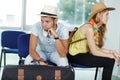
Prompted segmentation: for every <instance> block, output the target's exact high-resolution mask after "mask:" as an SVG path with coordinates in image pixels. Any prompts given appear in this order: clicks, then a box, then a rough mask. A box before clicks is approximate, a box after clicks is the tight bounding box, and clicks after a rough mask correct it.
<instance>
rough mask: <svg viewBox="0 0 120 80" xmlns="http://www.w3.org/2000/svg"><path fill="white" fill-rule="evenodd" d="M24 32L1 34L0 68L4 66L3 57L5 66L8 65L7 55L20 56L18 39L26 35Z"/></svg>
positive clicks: (10, 31)
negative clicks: (21, 35)
mask: <svg viewBox="0 0 120 80" xmlns="http://www.w3.org/2000/svg"><path fill="white" fill-rule="evenodd" d="M24 33H25V32H23V31H12V30H7V31H3V32H2V34H1V46H2V50H1V58H0V68H1V65H2V57H3V56H4V66H5V65H6V54H8V53H10V54H18V47H17V38H18V36H19V35H20V34H24Z"/></svg>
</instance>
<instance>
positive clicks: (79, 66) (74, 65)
mask: <svg viewBox="0 0 120 80" xmlns="http://www.w3.org/2000/svg"><path fill="white" fill-rule="evenodd" d="M70 64H71V66H73V67H78V68H93V67H90V66H83V65H79V64H76V63H70ZM95 68H96V71H95V77H94V80H97V74H98V68H99V67H95Z"/></svg>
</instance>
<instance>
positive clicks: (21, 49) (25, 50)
mask: <svg viewBox="0 0 120 80" xmlns="http://www.w3.org/2000/svg"><path fill="white" fill-rule="evenodd" d="M29 40H30V34H21V35H19V37H18V56H19V58H20V59H19V65H23V64H24V59H23V58H26V57H27V55H28V54H29ZM47 63H48V64H49V65H54V66H56V64H54V63H52V62H51V61H47Z"/></svg>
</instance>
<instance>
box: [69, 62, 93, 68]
mask: <svg viewBox="0 0 120 80" xmlns="http://www.w3.org/2000/svg"><path fill="white" fill-rule="evenodd" d="M71 66H73V67H80V68H93V67H90V66H83V65H80V64H76V63H71Z"/></svg>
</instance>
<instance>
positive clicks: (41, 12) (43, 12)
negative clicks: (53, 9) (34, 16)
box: [41, 12, 57, 16]
mask: <svg viewBox="0 0 120 80" xmlns="http://www.w3.org/2000/svg"><path fill="white" fill-rule="evenodd" d="M41 14H44V15H49V16H57V15H56V14H50V13H46V12H41Z"/></svg>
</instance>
